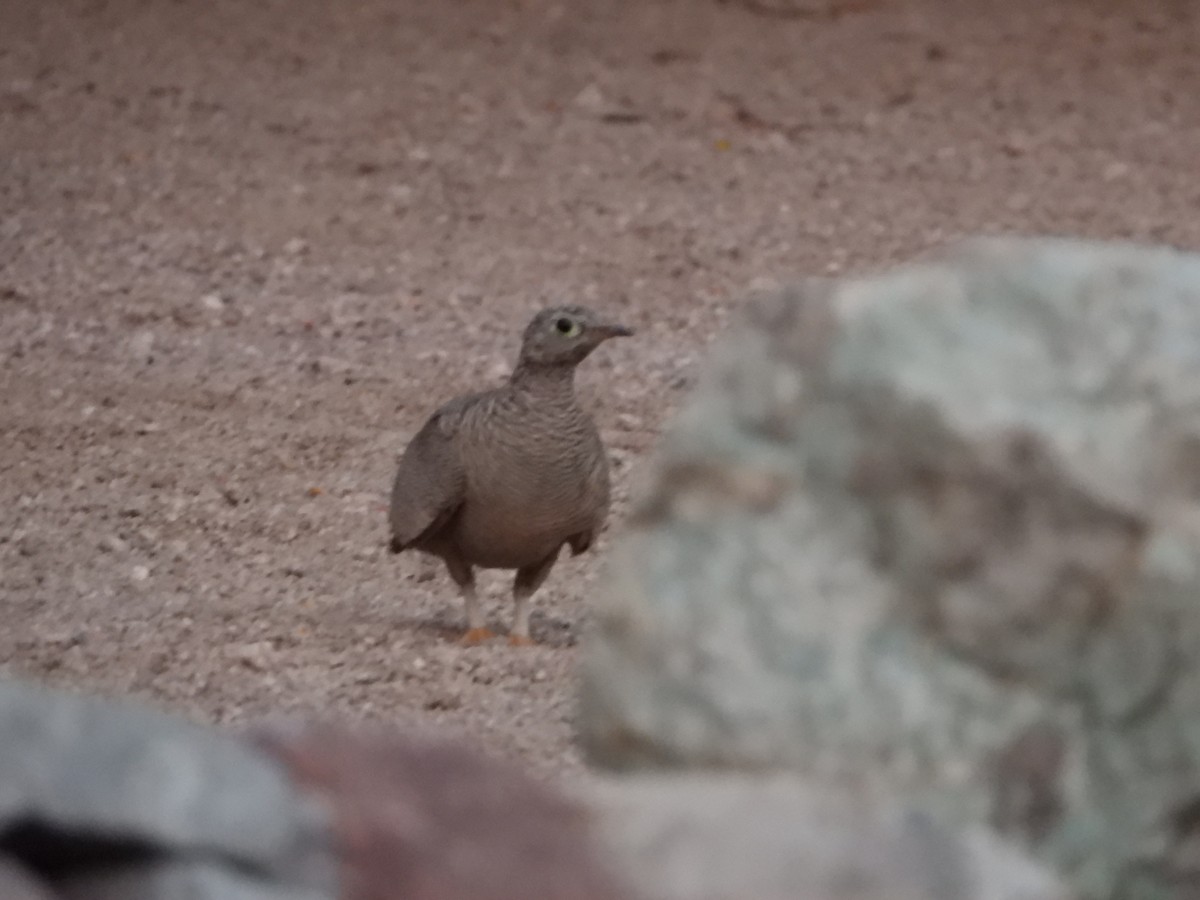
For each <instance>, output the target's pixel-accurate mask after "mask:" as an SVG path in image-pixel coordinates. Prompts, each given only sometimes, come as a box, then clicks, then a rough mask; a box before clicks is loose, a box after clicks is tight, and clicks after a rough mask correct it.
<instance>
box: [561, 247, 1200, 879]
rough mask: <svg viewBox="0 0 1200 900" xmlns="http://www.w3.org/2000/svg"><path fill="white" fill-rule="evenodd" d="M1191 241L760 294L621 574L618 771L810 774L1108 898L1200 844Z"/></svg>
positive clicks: (605, 699)
mask: <svg viewBox="0 0 1200 900" xmlns="http://www.w3.org/2000/svg"><path fill="white" fill-rule="evenodd" d="M1198 401H1200V257H1196V256H1189V255H1185V254H1181V253H1176V252H1173V251H1168V250H1159V249H1150V248H1140V247H1134V246H1128V245H1113V244H1089V243H1079V242H1068V241H1053V240H986V241H973V242H970V243H967V244H963V245H960V246H958V247H956V248H953V249H952V250H950V251H948V252H946V253H943V254H941V255H940V256H939V257H938V258H931V259H928V260H925V261H923V262H920V263H918V264H915V265H911V266H908V267H905V268H903V269H900V270H898V271H896V272H893V273H890V274H884V275H881V276H879V277H874V278H862V279H852V280H846V281H842V282H826V281H813V282H810V283H805V284H801V285H798V286H796V287H794V288H791V289H788V290H784V291H782V292H779V293H776V294H774V295H771V296H769V297H765V298H761V299H760V300H759V301H757V302H755V303H753V304H751V306H750V308H749V309H748V311H747V314H746V316H745V317H744V321H743V323H742V325H741V326H740V327H739V328H737V329H736V330H734V331H733V332H732V333H730V334H729V335H728V336H727V337H726V339H725V340H724V341H723V342H721V344H720V345H719V346H718V347H717V348H716V349H715V351H714V354H713V357H712V358H711V359H710V360H709V366H708V370H707V373H706V376H705V377H704V379H703V380H702V383H701V385H700V387H699V389H698V391H697V393H696V395H695V396H694V398H693V399H692V401H691V403H690V405H689V406H688V408H686V409H685V410H684V411H683V412H682V414H681V415H680V416H679V418H678V420H677V421H676V422H675V424H674V427H673V429H672V431H671V433H670V434H669V435H668V436H667V438H666V440H665V442H664V445H663V447H662V448H661V452H660V453H659V455H658V458H657V460H656V461H655V462H654V464H653V465H652V467H651V469H650V473H649V478H648V484H647V486H646V489H645V490H644V491H643V492H642V496H641V498H640V500H639V501H638V502H637V504H636V508H635V510H634V513H633V515H632V517H631V521H630V523H629V526H628V533H627V534H626V535H625V536H624V539H623V540H621V541H619V543H618V546H617V547H616V548H615V550H614V553H613V555H612V558H611V560H610V564H609V566H608V572H609V574H608V578H607V581H606V583H605V585H604V586H603V587H602V589H601V590H600V592H599V596H598V598H597V602H596V607H597V622H596V627H595V629H594V631H593V634H592V635H591V639H590V640H589V643H588V646H587V648H586V660H585V672H584V686H583V697H582V718H581V721H582V728H583V730H584V740H585V744H586V746H587V748H588V751H589V753H590V756H591V758H592V759H593V760H594V761H596V762H598V763H600V764H603V765H606V766H609V767H613V768H630V767H636V766H667V767H672V766H723V767H736V768H743V769H745V768H757V769H771V768H788V769H792V770H796V771H799V772H803V773H807V774H808V775H810V776H814V777H815V778H817V779H819V780H820V781H823V782H825V783H828V784H836V783H846V784H853V785H857V786H874V787H879V788H882V789H885V790H887V791H893V792H896V793H898V794H899V795H901V796H904V797H907V798H909V799H911V800H915V801H917V802H918V803H919V804H920V806H921V808H923V809H927V810H929V811H931V812H933V813H934V814H935V816H936V817H938V818H939V820H940V821H945V822H960V823H987V824H990V825H991V826H994V827H995V828H996V829H998V830H999V831H1000V832H1001V833H1003V834H1005V835H1008V836H1009V837H1011V838H1013V839H1015V840H1016V841H1018V842H1019V843H1021V844H1024V845H1026V846H1028V847H1030V848H1032V849H1033V850H1034V852H1035V853H1036V854H1037V855H1038V856H1040V857H1041V858H1043V859H1045V860H1048V861H1050V862H1052V863H1053V864H1054V865H1056V866H1057V867H1059V868H1060V869H1061V870H1062V871H1064V872H1066V873H1069V874H1070V876H1071V879H1072V882H1073V884H1074V886H1075V887H1077V888H1079V889H1081V890H1082V891H1083V893H1085V894H1086V895H1088V896H1091V897H1122V898H1125V897H1134V896H1138V897H1141V896H1153V897H1159V896H1161V897H1173V896H1183V895H1184V892H1185V889H1186V886H1187V885H1188V884H1189V883H1194V879H1195V876H1196V875H1197V872H1198V871H1200V870H1198V869H1197V866H1200V862H1198V860H1200V857H1197V856H1196V854H1195V851H1194V847H1195V846H1196V838H1197V834H1198V832H1200V828H1198V826H1197V822H1198V821H1200V816H1197V813H1196V810H1197V809H1198V808H1200V606H1198V605H1197V603H1196V599H1195V598H1196V597H1197V596H1200V505H1198V504H1197V499H1198V498H1200V402H1198Z"/></svg>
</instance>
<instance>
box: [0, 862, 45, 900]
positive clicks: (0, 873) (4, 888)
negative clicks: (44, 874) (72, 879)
mask: <svg viewBox="0 0 1200 900" xmlns="http://www.w3.org/2000/svg"><path fill="white" fill-rule="evenodd" d="M57 896H58V895H57V894H54V893H52V892H51V890H50V888H49V887H48V886H47V885H46V884H44V883H43V882H41V881H39V880H38V879H37V878H36V877H35V876H34V874H33V873H32V872H30V871H29V870H28V869H26V868H25V867H24V866H22V865H21V864H20V863H18V862H16V861H15V860H13V859H12V858H11V857H6V856H0V897H3V898H4V900H55V898H56V897H57Z"/></svg>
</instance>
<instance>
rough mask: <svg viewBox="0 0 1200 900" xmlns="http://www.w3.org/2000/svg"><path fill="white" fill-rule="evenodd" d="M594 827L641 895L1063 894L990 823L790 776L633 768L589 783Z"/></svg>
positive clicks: (946, 897)
mask: <svg viewBox="0 0 1200 900" xmlns="http://www.w3.org/2000/svg"><path fill="white" fill-rule="evenodd" d="M587 795H588V797H589V799H590V801H591V804H592V806H593V808H594V809H595V810H596V811H597V813H598V817H597V825H596V834H597V838H598V839H599V841H600V844H601V846H602V847H604V848H605V849H606V850H607V851H608V852H609V853H611V854H612V857H613V860H614V866H613V867H614V869H615V870H618V871H621V872H623V873H625V875H626V876H627V877H628V878H629V879H630V880H631V881H632V882H633V883H634V884H636V885H637V886H638V889H639V890H640V891H641V892H642V896H643V897H644V898H646V900H744V898H750V897H752V898H754V900H800V898H803V900H1065V898H1067V897H1068V896H1069V894H1068V892H1067V890H1066V888H1065V887H1064V885H1063V884H1062V883H1061V882H1060V881H1059V880H1058V879H1056V878H1055V877H1054V876H1053V875H1051V874H1049V873H1048V872H1047V871H1046V870H1045V869H1044V868H1043V867H1041V866H1039V865H1037V864H1035V863H1032V862H1030V861H1029V860H1028V859H1026V858H1025V857H1024V855H1023V854H1021V853H1019V852H1015V851H1014V850H1013V849H1012V848H1010V847H1008V846H1006V845H1005V844H1004V843H1002V842H1001V841H998V840H997V839H996V838H995V837H994V835H992V834H991V833H990V832H989V830H988V829H986V828H983V827H974V828H970V829H967V830H964V831H953V830H950V829H948V828H946V827H944V826H940V825H938V824H936V823H935V822H934V821H933V820H932V819H931V818H930V817H929V816H927V815H924V814H921V813H917V812H913V813H906V812H905V811H903V810H902V809H900V808H898V807H888V806H886V805H882V804H879V803H872V802H870V801H869V800H868V799H867V798H865V797H855V796H852V795H851V794H849V793H848V792H842V791H835V790H829V789H827V788H820V787H816V786H813V785H811V784H807V783H805V782H804V781H803V780H801V779H797V778H795V777H790V776H786V775H784V776H779V775H776V776H762V777H755V776H740V775H725V776H712V775H676V776H671V775H666V776H646V775H633V776H628V777H622V778H609V779H602V780H599V781H597V782H595V783H592V784H590V785H589V787H588V791H587Z"/></svg>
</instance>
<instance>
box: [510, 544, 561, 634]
mask: <svg viewBox="0 0 1200 900" xmlns="http://www.w3.org/2000/svg"><path fill="white" fill-rule="evenodd" d="M556 559H558V549H557V548H556V549H555V551H554V552H553V553H551V554H550V555H549V556H547V557H546V558H545V559H543V560H540V561H539V562H536V563H534V564H533V565H532V566H526V567H525V568H523V569H518V570H517V577H516V580H515V581H513V602H514V603H515V605H516V609H515V610H514V612H513V625H512V628H511V629H509V632H508V642H509V643H510V644H512V645H513V646H522V645H525V644H532V643H533V640H532V639H531V638H530V637H529V610H530V608H531V607H532V604H531V603H530V602H529V601H530V598H532V597H533V595H534V593H536V592H537V589H538V588H539V587H541V586H542V582H543V581H545V580H546V576H547V575H549V574H550V570H551V569H552V568H554V561H555V560H556Z"/></svg>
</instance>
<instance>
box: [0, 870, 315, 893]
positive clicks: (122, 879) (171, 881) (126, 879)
mask: <svg viewBox="0 0 1200 900" xmlns="http://www.w3.org/2000/svg"><path fill="white" fill-rule="evenodd" d="M58 890H59V894H58V896H60V897H61V898H62V900H332V898H333V896H334V895H332V894H328V893H326V892H325V891H323V890H317V889H305V888H301V887H297V886H296V885H286V884H280V883H278V882H276V881H273V880H270V879H263V878H261V877H256V876H254V875H247V874H245V873H243V872H239V871H237V870H236V869H233V868H230V867H229V866H227V865H223V864H221V863H214V862H203V861H199V860H191V861H188V860H183V861H177V862H158V861H155V860H147V861H145V862H144V863H139V864H133V865H128V866H117V867H115V868H105V869H103V870H101V871H97V872H93V873H89V874H87V875H84V876H81V877H79V878H67V879H64V880H63V881H62V883H61V884H60V885H59V888H58ZM5 900H8V898H7V897H6V898H5Z"/></svg>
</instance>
